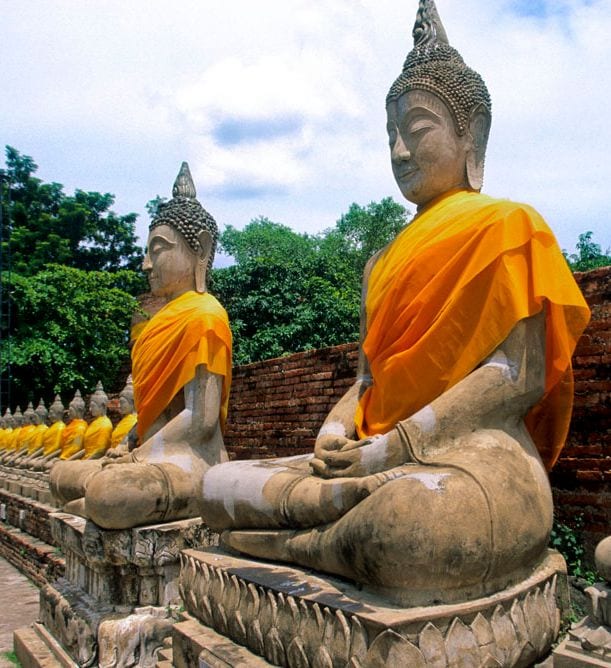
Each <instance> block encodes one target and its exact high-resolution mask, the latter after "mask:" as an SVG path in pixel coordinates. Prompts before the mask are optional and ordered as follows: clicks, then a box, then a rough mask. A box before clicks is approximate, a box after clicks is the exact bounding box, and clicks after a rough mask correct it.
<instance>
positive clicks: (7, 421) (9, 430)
mask: <svg viewBox="0 0 611 668" xmlns="http://www.w3.org/2000/svg"><path fill="white" fill-rule="evenodd" d="M2 419H3V421H4V429H3V433H2V441H0V462H2V460H3V459H4V456H5V455H6V454H7V453H8V450H9V448H10V445H11V442H12V438H13V427H14V425H15V422H14V420H13V415H12V413H11V409H10V408H7V409H6V410H5V411H4V416H3V418H2Z"/></svg>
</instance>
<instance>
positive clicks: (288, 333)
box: [212, 198, 407, 364]
mask: <svg viewBox="0 0 611 668" xmlns="http://www.w3.org/2000/svg"><path fill="white" fill-rule="evenodd" d="M406 222H407V212H406V211H405V209H404V208H403V207H402V206H400V205H399V204H397V203H395V202H393V201H392V199H390V198H388V199H385V200H382V202H380V203H374V202H372V203H371V204H369V205H368V206H367V207H360V206H359V205H357V204H353V205H352V206H351V207H350V209H349V211H348V213H346V214H345V215H344V216H342V217H341V218H340V220H339V221H338V222H337V224H336V226H335V227H334V228H332V229H330V230H327V231H326V232H325V233H323V234H321V235H317V236H313V235H307V234H299V233H297V232H294V231H293V230H291V229H290V228H289V227H286V226H284V225H280V224H278V223H274V222H272V221H270V220H268V219H267V218H263V217H261V218H256V219H254V220H253V221H251V222H250V223H249V224H248V225H247V226H246V227H245V228H244V229H243V230H237V229H236V228H234V227H232V226H228V227H227V228H226V229H225V230H224V232H223V233H222V234H221V238H220V246H221V248H222V250H223V251H224V252H225V253H227V254H229V255H232V256H233V257H234V259H235V261H236V264H235V265H233V266H231V267H225V268H223V269H217V270H215V271H214V274H213V283H212V288H213V291H214V292H215V293H216V294H217V295H218V297H219V299H220V301H221V303H222V304H223V305H224V306H225V308H226V309H227V311H228V313H229V319H230V322H231V327H232V330H233V334H234V362H235V363H236V364H244V363H248V362H254V361H256V360H261V359H266V358H270V357H278V356H281V355H284V354H287V353H291V352H297V351H300V350H308V349H312V348H321V347H324V346H330V345H336V344H339V343H345V342H347V341H354V340H356V339H357V338H358V329H359V310H360V295H361V276H362V271H363V268H364V266H365V263H366V261H367V259H368V257H369V256H370V255H372V254H373V253H374V252H375V251H376V250H378V249H379V248H381V247H383V246H384V245H386V244H387V243H388V242H389V241H390V240H391V239H392V238H393V237H394V236H395V235H396V233H397V231H398V230H399V229H400V228H401V227H403V226H404V225H405V224H406Z"/></svg>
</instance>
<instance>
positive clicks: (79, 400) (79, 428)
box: [59, 390, 87, 461]
mask: <svg viewBox="0 0 611 668" xmlns="http://www.w3.org/2000/svg"><path fill="white" fill-rule="evenodd" d="M85 431H87V422H86V421H85V401H84V400H83V397H82V396H81V391H80V390H76V392H75V393H74V397H73V399H72V401H71V402H70V403H69V404H68V424H67V425H66V428H65V429H64V430H63V432H62V450H61V453H60V455H59V458H60V459H61V460H62V461H63V460H70V461H74V460H76V459H81V458H82V457H83V456H84V454H85V449H84V444H85Z"/></svg>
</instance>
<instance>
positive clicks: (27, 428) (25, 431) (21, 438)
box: [14, 424, 36, 452]
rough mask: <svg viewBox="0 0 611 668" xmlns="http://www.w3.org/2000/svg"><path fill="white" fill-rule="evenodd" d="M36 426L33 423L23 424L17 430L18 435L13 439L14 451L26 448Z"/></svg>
mask: <svg viewBox="0 0 611 668" xmlns="http://www.w3.org/2000/svg"><path fill="white" fill-rule="evenodd" d="M35 430H36V427H35V426H34V425H33V424H25V425H23V427H21V429H20V430H19V435H18V436H17V437H16V439H15V446H14V450H15V452H19V451H20V450H24V451H25V450H28V449H29V446H30V440H31V439H32V437H33V436H34V432H35Z"/></svg>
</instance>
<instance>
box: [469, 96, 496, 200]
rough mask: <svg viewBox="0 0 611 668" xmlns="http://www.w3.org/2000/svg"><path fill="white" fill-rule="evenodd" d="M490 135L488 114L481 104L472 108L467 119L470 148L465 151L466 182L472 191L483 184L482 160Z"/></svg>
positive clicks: (479, 188) (478, 188) (480, 187)
mask: <svg viewBox="0 0 611 668" xmlns="http://www.w3.org/2000/svg"><path fill="white" fill-rule="evenodd" d="M489 133H490V113H489V111H488V109H486V107H485V106H484V105H483V104H478V105H477V106H476V107H474V108H473V111H472V112H471V116H470V118H469V132H468V136H469V139H470V146H469V149H468V151H467V162H466V168H467V182H468V184H469V187H470V188H471V189H472V190H475V191H478V192H479V191H480V190H481V189H482V184H483V182H484V159H485V157H486V145H487V144H488V135H489Z"/></svg>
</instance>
